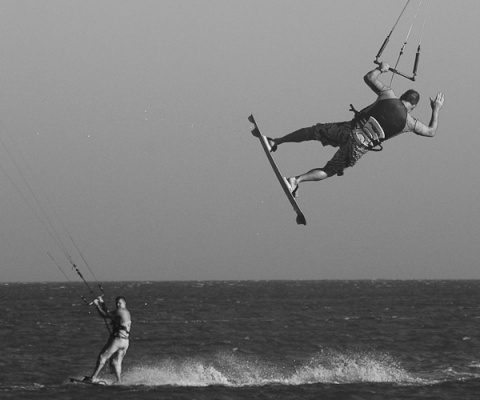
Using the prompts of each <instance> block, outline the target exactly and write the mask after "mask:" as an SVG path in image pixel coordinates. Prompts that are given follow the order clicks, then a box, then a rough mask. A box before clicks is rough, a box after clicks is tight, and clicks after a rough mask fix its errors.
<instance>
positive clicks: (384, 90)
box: [363, 62, 394, 97]
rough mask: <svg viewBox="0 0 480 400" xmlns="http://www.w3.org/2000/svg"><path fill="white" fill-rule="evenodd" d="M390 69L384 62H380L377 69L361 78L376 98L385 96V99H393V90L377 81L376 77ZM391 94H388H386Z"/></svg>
mask: <svg viewBox="0 0 480 400" xmlns="http://www.w3.org/2000/svg"><path fill="white" fill-rule="evenodd" d="M389 69H390V65H388V63H386V62H382V63H381V64H380V66H379V67H378V68H375V69H373V70H371V71H370V72H367V74H366V75H365V76H364V77H363V80H364V81H365V83H366V84H367V85H368V87H369V88H370V89H372V90H373V91H374V92H375V93H376V94H377V96H382V97H383V96H385V97H393V96H394V93H393V90H392V89H391V88H390V87H389V86H387V85H384V84H383V83H382V82H380V81H379V80H378V77H379V76H380V74H382V73H383V72H388V70H389ZM389 91H390V92H391V93H388V92H389Z"/></svg>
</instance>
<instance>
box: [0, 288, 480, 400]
mask: <svg viewBox="0 0 480 400" xmlns="http://www.w3.org/2000/svg"><path fill="white" fill-rule="evenodd" d="M92 287H95V286H94V285H93V284H92ZM103 287H104V289H105V300H106V303H107V305H110V306H111V307H112V306H113V305H114V298H115V297H116V296H117V295H123V296H125V297H126V299H127V307H128V309H129V310H130V312H131V314H132V320H133V324H132V340H131V344H130V349H129V351H128V354H127V356H126V358H125V360H124V374H123V376H124V383H123V384H122V385H118V386H90V385H75V384H71V383H69V378H70V377H78V378H81V377H83V376H85V375H91V373H92V370H93V367H94V364H95V360H96V357H97V354H98V352H99V351H100V350H101V348H102V347H103V345H104V344H105V342H106V340H107V338H108V332H107V329H106V327H105V325H104V321H103V320H102V319H101V318H100V317H99V316H98V314H97V313H96V312H95V310H94V309H92V307H88V306H86V304H85V303H84V302H83V301H82V300H81V298H80V295H89V293H88V290H87V288H86V286H85V285H83V283H78V284H77V283H71V282H69V283H36V284H31V283H29V284H20V283H9V284H0V306H1V310H2V318H1V322H0V354H1V356H0V398H1V399H87V398H91V399H111V398H115V399H120V400H121V399H198V400H203V399H205V400H206V399H208V400H211V399H221V400H223V399H225V400H227V399H228V400H232V399H249V400H254V399H355V400H360V399H449V400H451V399H462V400H465V399H478V398H480V341H479V335H480V330H479V328H480V308H479V305H480V281H238V282H235V281H232V282H228V281H227V282H217V281H213V282H115V283H104V284H103ZM98 294H100V293H98ZM87 297H88V296H87ZM91 297H92V296H91V295H90V297H89V299H90V298H91ZM102 378H103V379H104V380H105V381H107V382H110V381H112V380H113V376H112V375H110V373H109V370H108V368H105V370H104V372H103V375H102Z"/></svg>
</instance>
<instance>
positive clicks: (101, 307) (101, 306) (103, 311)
mask: <svg viewBox="0 0 480 400" xmlns="http://www.w3.org/2000/svg"><path fill="white" fill-rule="evenodd" d="M93 304H95V307H97V311H98V313H99V314H100V316H101V317H102V318H112V313H111V312H110V311H108V308H107V306H106V305H105V303H104V302H103V299H102V298H101V297H99V298H97V299H95V300H94V301H93Z"/></svg>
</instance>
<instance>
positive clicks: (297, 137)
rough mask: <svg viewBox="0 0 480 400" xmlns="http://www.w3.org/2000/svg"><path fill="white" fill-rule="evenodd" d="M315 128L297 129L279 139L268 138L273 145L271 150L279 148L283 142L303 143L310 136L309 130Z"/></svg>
mask: <svg viewBox="0 0 480 400" xmlns="http://www.w3.org/2000/svg"><path fill="white" fill-rule="evenodd" d="M311 129H314V127H310V128H301V129H298V130H296V131H295V132H292V133H289V134H288V135H285V136H283V137H281V138H277V139H272V138H267V140H268V144H269V145H270V147H271V149H272V150H271V151H275V150H277V147H278V146H279V145H280V144H282V143H301V142H305V141H306V140H308V139H307V137H308V133H309V132H308V131H309V130H311Z"/></svg>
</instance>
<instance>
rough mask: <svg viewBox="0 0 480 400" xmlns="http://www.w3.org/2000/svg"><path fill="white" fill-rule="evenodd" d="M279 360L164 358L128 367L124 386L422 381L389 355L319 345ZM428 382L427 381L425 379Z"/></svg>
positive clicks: (236, 356)
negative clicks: (305, 355)
mask: <svg viewBox="0 0 480 400" xmlns="http://www.w3.org/2000/svg"><path fill="white" fill-rule="evenodd" d="M295 364H296V363H295V362H292V363H288V362H283V363H278V361H277V362H270V361H268V360H262V359H259V358H258V357H252V356H244V355H241V354H238V353H225V352H221V353H217V354H215V355H213V356H210V357H193V358H184V359H163V360H158V361H153V362H149V363H148V364H143V365H139V366H135V367H133V368H130V369H129V370H128V371H125V373H124V383H125V384H127V385H147V386H164V385H172V386H195V387H202V386H211V385H222V386H232V387H240V386H263V385H305V384H316V383H324V384H329V383H330V384H346V383H359V382H376V383H377V382H390V383H396V384H422V383H426V382H425V381H424V380H423V379H421V378H419V377H415V376H413V375H412V374H410V373H409V372H407V371H406V370H405V369H403V368H402V367H401V366H399V365H398V363H397V362H396V361H395V360H394V359H393V358H392V357H391V356H390V355H388V354H385V353H381V352H353V351H348V352H340V351H335V350H324V351H321V352H320V353H317V354H315V355H314V356H313V357H311V358H310V359H309V360H307V361H306V362H303V363H301V364H300V365H295ZM430 383H431V382H430Z"/></svg>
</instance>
